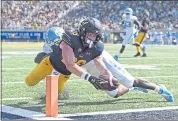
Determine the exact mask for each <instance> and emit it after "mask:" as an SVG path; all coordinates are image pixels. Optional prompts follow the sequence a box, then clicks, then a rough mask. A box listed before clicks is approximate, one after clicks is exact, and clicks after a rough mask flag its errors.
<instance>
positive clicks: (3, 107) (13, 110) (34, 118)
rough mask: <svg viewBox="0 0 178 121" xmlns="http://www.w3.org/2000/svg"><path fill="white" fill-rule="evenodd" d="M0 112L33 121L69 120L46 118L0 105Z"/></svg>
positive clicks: (38, 114)
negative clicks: (0, 109)
mask: <svg viewBox="0 0 178 121" xmlns="http://www.w3.org/2000/svg"><path fill="white" fill-rule="evenodd" d="M2 112H5V113H9V114H13V115H18V116H22V117H25V118H30V119H33V120H71V119H69V118H59V117H57V118H54V117H46V115H45V114H43V113H40V112H35V111H30V110H25V109H21V108H15V107H11V106H6V105H2Z"/></svg>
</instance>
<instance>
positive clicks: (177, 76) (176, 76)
mask: <svg viewBox="0 0 178 121" xmlns="http://www.w3.org/2000/svg"><path fill="white" fill-rule="evenodd" d="M136 77H137V76H136ZM137 78H178V75H172V76H146V77H137ZM78 80H80V79H78ZM81 80H82V79H81ZM70 81H72V80H70ZM74 81H76V80H74ZM39 83H45V81H40V82H39ZM3 84H24V82H3Z"/></svg>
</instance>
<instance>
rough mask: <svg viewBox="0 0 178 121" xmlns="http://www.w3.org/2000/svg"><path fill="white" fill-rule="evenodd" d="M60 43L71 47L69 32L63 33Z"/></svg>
mask: <svg viewBox="0 0 178 121" xmlns="http://www.w3.org/2000/svg"><path fill="white" fill-rule="evenodd" d="M62 41H64V42H65V43H66V44H68V45H69V46H72V42H71V36H70V32H67V31H66V32H65V33H64V34H63V35H62Z"/></svg>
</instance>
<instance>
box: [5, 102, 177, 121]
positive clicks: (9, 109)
mask: <svg viewBox="0 0 178 121" xmlns="http://www.w3.org/2000/svg"><path fill="white" fill-rule="evenodd" d="M175 109H178V106H171V107H156V108H143V109H126V110H116V111H100V112H89V113H74V114H59V115H58V117H46V116H45V114H43V113H40V112H35V111H29V110H25V109H21V108H15V107H11V106H5V105H2V112H5V113H9V114H13V115H18V116H22V117H26V118H31V119H34V120H72V119H70V117H71V116H86V115H89V116H95V115H107V114H125V113H133V112H148V111H163V110H175Z"/></svg>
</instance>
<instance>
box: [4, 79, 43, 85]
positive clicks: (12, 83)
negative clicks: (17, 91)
mask: <svg viewBox="0 0 178 121" xmlns="http://www.w3.org/2000/svg"><path fill="white" fill-rule="evenodd" d="M39 83H45V81H44V80H41V81H40V82H39ZM3 84H25V82H24V81H22V82H3Z"/></svg>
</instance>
